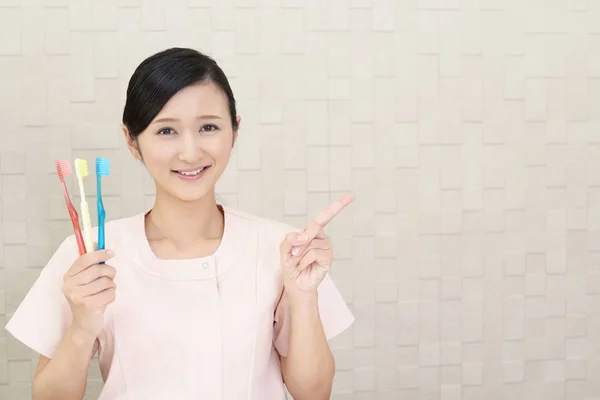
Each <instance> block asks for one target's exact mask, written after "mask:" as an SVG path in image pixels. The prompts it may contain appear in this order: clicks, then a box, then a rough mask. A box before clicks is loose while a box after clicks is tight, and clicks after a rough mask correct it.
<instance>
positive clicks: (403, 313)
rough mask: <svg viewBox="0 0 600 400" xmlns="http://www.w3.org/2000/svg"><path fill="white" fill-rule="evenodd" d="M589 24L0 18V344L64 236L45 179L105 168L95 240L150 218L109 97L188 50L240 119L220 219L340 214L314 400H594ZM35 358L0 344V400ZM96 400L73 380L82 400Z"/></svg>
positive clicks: (345, 7)
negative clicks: (325, 373) (91, 164)
mask: <svg viewBox="0 0 600 400" xmlns="http://www.w3.org/2000/svg"><path fill="white" fill-rule="evenodd" d="M599 19H600V2H597V1H589V0H552V1H542V0H530V1H516V0H443V1H442V0H325V1H314V0H262V1H259V0H227V1H221V0H219V1H217V0H213V1H210V0H187V1H186V0H171V1H169V2H160V1H158V2H157V1H141V0H112V1H104V0H103V1H83V2H82V1H75V0H41V1H30V0H0V110H2V111H1V112H0V138H1V144H0V325H2V326H4V324H5V323H6V321H7V320H8V318H9V317H10V315H11V314H12V313H13V312H14V310H15V308H16V307H17V305H18V304H19V303H20V301H21V300H22V299H23V297H24V295H25V293H26V292H27V290H28V289H29V287H30V285H31V284H32V282H33V281H34V279H35V278H36V277H37V275H38V274H39V272H40V269H41V268H42V266H43V265H44V263H45V262H46V261H47V259H48V258H49V257H50V255H51V254H52V252H53V251H54V250H55V249H56V247H57V246H58V244H59V243H60V241H61V240H62V238H63V237H64V236H65V235H68V234H70V223H69V220H68V219H67V214H66V211H65V208H64V202H63V199H62V197H61V196H62V195H61V192H60V189H59V186H58V184H57V183H58V180H57V178H56V174H55V172H54V169H53V168H54V167H53V160H55V159H57V158H69V159H73V158H75V157H86V158H88V159H89V160H93V158H94V157H96V156H105V157H110V158H111V161H112V172H113V174H112V176H111V177H110V178H109V179H106V180H105V182H106V185H105V186H106V191H107V198H106V201H105V203H106V208H107V209H108V210H109V216H110V218H118V217H123V216H127V215H131V214H132V213H135V212H138V211H140V210H141V209H142V208H143V207H145V206H147V205H148V204H151V202H152V199H153V190H154V189H153V186H152V181H151V180H150V179H149V177H148V176H147V175H146V172H145V171H144V169H143V167H142V166H141V165H139V164H137V163H136V162H134V161H133V160H132V158H131V156H130V155H129V153H128V152H127V150H126V148H125V147H124V142H123V140H122V135H121V133H120V129H119V124H120V117H121V112H122V107H123V101H124V94H125V88H126V86H127V82H128V79H129V77H130V75H131V73H132V72H133V69H134V68H135V66H136V65H137V64H138V63H139V62H140V61H141V60H142V59H143V58H145V57H146V56H148V55H150V54H152V53H153V52H155V51H158V50H161V49H163V48H165V47H168V46H189V47H195V48H198V49H200V50H202V51H205V52H207V53H209V54H211V55H212V56H214V57H215V58H216V59H217V60H218V61H219V62H220V63H221V65H222V66H223V68H224V69H225V71H226V73H227V74H228V76H229V77H230V78H231V82H232V86H233V89H234V92H235V94H236V96H237V98H238V102H239V112H240V114H241V115H242V117H243V122H242V127H241V132H240V134H241V137H240V141H239V142H238V144H237V146H236V148H235V150H234V156H233V159H232V161H231V164H230V166H229V169H228V170H227V172H226V173H225V175H224V176H223V179H222V181H221V182H220V183H219V187H218V191H219V196H220V199H221V200H222V201H224V202H226V203H227V204H229V205H231V206H233V207H239V208H240V209H242V210H244V211H247V212H251V213H258V214H261V215H263V216H266V217H271V218H276V219H281V220H283V221H286V222H290V223H293V224H298V225H303V224H304V223H306V222H307V221H308V220H309V218H310V217H312V216H314V215H316V213H318V211H320V209H321V208H322V207H324V206H325V205H326V204H327V203H328V202H329V201H331V200H333V199H334V198H336V197H337V196H338V195H340V194H342V193H344V192H347V191H353V192H354V193H355V194H356V196H357V199H356V201H355V203H354V204H353V205H352V206H351V207H350V208H349V209H347V210H346V211H345V212H344V213H343V214H341V215H340V216H339V217H338V219H337V220H336V221H335V222H334V223H333V224H332V225H331V227H330V228H328V231H329V233H330V234H331V236H332V240H333V242H334V245H335V250H336V258H337V261H336V265H335V267H334V269H333V271H332V275H333V276H334V279H335V281H336V282H337V284H338V287H339V288H340V290H341V291H342V293H343V295H344V297H345V299H346V300H347V301H348V303H349V304H350V305H351V307H352V310H353V311H354V313H355V315H356V318H357V320H356V323H355V325H354V326H353V327H352V328H351V329H350V330H349V331H347V332H346V333H344V334H343V335H341V336H340V337H338V338H337V339H335V340H334V341H333V342H332V346H333V348H334V351H335V354H336V357H337V369H338V372H337V375H336V380H335V384H334V394H333V398H334V399H336V400H366V399H377V400H392V399H394V400H399V399H403V400H412V399H415V400H425V399H427V400H481V399H486V400H501V399H527V400H554V399H556V400H559V399H561V400H563V399H564V400H598V399H600V361H599V360H600V358H599V357H598V354H600V265H599V262H600V24H598V20H599ZM588 174H589V175H588ZM89 183H91V182H89ZM87 189H88V193H89V194H90V195H93V194H94V193H95V192H94V190H95V189H94V187H93V185H91V184H90V185H89V188H87ZM72 193H74V194H75V191H72ZM93 218H94V219H95V216H94V217H93ZM93 222H94V223H95V220H94V221H93ZM35 358H36V356H35V355H34V354H32V352H31V351H30V350H28V349H26V348H24V347H23V346H22V345H20V344H19V343H18V342H16V341H15V340H14V339H13V338H12V337H10V336H9V334H8V333H7V332H6V331H5V330H3V329H2V330H0V399H3V400H4V399H6V400H25V399H29V398H30V391H31V389H30V382H31V377H32V374H33V371H34V369H35ZM101 386H102V384H101V379H100V374H99V371H98V369H97V366H96V365H95V364H93V366H92V368H91V371H90V376H89V385H88V392H87V395H86V398H88V399H93V398H97V396H98V393H99V390H100V389H101Z"/></svg>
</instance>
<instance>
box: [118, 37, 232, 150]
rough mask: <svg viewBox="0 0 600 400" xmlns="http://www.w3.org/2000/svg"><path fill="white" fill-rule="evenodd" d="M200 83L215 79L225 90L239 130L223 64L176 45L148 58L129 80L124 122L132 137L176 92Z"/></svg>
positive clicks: (148, 123) (230, 112)
mask: <svg viewBox="0 0 600 400" xmlns="http://www.w3.org/2000/svg"><path fill="white" fill-rule="evenodd" d="M200 82H213V83H215V84H216V85H217V86H219V88H221V90H222V91H223V92H224V93H225V95H226V96H227V100H228V103H229V114H230V116H231V124H232V126H233V130H234V131H236V130H237V128H238V124H237V119H236V117H237V113H236V109H235V97H234V96H233V91H232V90H231V87H230V86H229V81H228V80H227V77H226V76H225V73H224V72H223V70H222V69H221V67H219V65H218V64H217V63H216V61H215V60H213V59H212V58H211V57H209V56H207V55H205V54H203V53H201V52H199V51H197V50H194V49H189V48H181V47H173V48H169V49H166V50H163V51H161V52H158V53H156V54H154V55H152V56H150V57H148V58H146V59H145V60H144V61H142V63H141V64H140V65H139V66H138V67H137V68H136V70H135V71H134V73H133V75H132V76H131V79H130V80H129V86H128V87H127V99H126V101H125V108H124V110H123V124H124V125H125V126H126V127H127V130H128V131H129V135H130V136H131V138H132V139H136V138H137V136H138V135H139V134H140V133H142V132H143V131H144V130H145V129H146V128H147V127H148V125H150V123H151V122H152V120H154V118H155V117H156V115H157V114H158V113H159V112H160V110H161V109H162V108H163V107H164V106H165V104H166V103H167V102H168V101H169V100H170V99H171V97H173V95H175V94H176V93H177V92H179V91H180V90H181V89H183V88H185V87H187V86H190V85H193V84H195V83H200Z"/></svg>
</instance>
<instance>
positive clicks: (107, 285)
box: [81, 276, 116, 297]
mask: <svg viewBox="0 0 600 400" xmlns="http://www.w3.org/2000/svg"><path fill="white" fill-rule="evenodd" d="M115 287H116V285H115V281H113V280H112V279H110V278H108V277H106V276H103V277H102V278H98V279H96V280H95V281H93V282H92V283H89V284H87V285H85V286H82V287H81V295H82V296H83V297H89V296H93V295H95V294H98V293H100V292H103V291H105V290H107V289H111V288H115Z"/></svg>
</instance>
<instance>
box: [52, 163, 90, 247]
mask: <svg viewBox="0 0 600 400" xmlns="http://www.w3.org/2000/svg"><path fill="white" fill-rule="evenodd" d="M56 171H57V172H58V178H59V179H60V184H61V186H62V189H63V194H64V195H65V202H66V203H67V210H68V211H69V216H70V217H71V222H72V223H73V231H74V232H75V239H76V241H77V247H78V249H79V255H83V254H85V253H86V251H85V243H84V241H83V236H82V234H81V228H80V227H79V216H78V215H77V210H75V207H73V203H72V202H71V198H70V197H69V191H68V190H67V185H66V184H65V177H66V176H69V175H71V165H70V164H69V161H67V160H57V161H56Z"/></svg>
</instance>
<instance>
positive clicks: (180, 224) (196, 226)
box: [146, 191, 224, 246]
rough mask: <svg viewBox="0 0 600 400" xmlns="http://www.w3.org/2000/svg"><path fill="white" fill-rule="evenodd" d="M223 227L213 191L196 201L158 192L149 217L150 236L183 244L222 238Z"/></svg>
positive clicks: (148, 228) (147, 219) (147, 227)
mask: <svg viewBox="0 0 600 400" xmlns="http://www.w3.org/2000/svg"><path fill="white" fill-rule="evenodd" d="M223 228H224V221H223V214H222V213H221V211H220V210H219V207H218V206H217V203H216V200H215V197H214V193H207V194H206V196H204V197H203V198H201V199H199V200H197V201H181V200H179V199H175V198H173V197H171V196H168V195H167V194H166V193H160V192H158V191H157V194H156V200H155V202H154V206H153V207H152V210H151V211H150V213H149V214H148V215H147V216H146V231H147V233H148V237H149V238H152V239H154V240H163V239H166V240H168V241H170V242H173V243H176V244H179V245H183V246H185V245H186V244H191V243H197V242H198V241H202V240H208V239H216V238H220V237H221V236H222V235H223Z"/></svg>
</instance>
